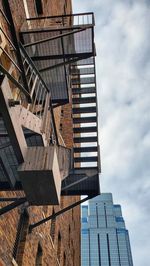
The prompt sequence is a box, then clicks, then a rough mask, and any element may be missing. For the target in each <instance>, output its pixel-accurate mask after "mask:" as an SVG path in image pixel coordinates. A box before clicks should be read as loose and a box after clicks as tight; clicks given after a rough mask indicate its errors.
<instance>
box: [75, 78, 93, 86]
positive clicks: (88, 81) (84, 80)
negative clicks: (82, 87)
mask: <svg viewBox="0 0 150 266" xmlns="http://www.w3.org/2000/svg"><path fill="white" fill-rule="evenodd" d="M91 83H95V77H88V78H86V77H85V78H80V77H79V78H74V79H72V85H78V84H91Z"/></svg>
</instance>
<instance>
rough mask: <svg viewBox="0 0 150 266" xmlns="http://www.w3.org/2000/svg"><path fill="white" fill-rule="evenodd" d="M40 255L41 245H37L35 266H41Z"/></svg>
mask: <svg viewBox="0 0 150 266" xmlns="http://www.w3.org/2000/svg"><path fill="white" fill-rule="evenodd" d="M42 254H43V251H42V248H41V245H40V244H38V250H37V254H36V262H35V266H42Z"/></svg>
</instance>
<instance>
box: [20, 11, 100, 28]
mask: <svg viewBox="0 0 150 266" xmlns="http://www.w3.org/2000/svg"><path fill="white" fill-rule="evenodd" d="M56 25H57V27H65V26H66V27H69V26H70V27H72V26H74V27H76V26H83V25H84V26H86V25H87V26H89V25H92V26H94V25H95V21H94V14H93V12H87V13H77V14H65V15H59V16H42V17H31V18H27V19H26V21H25V22H24V24H23V27H22V29H21V30H22V31H23V30H26V29H29V28H30V29H34V28H36V29H37V28H41V27H42V28H43V27H48V26H50V27H52V26H55V27H56Z"/></svg>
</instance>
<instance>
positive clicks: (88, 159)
mask: <svg viewBox="0 0 150 266" xmlns="http://www.w3.org/2000/svg"><path fill="white" fill-rule="evenodd" d="M97 161H98V157H97V156H90V157H75V158H74V162H75V163H81V162H97Z"/></svg>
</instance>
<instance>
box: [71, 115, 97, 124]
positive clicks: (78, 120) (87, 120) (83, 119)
mask: <svg viewBox="0 0 150 266" xmlns="http://www.w3.org/2000/svg"><path fill="white" fill-rule="evenodd" d="M95 122H97V117H96V116H91V117H74V118H73V123H74V124H82V123H95Z"/></svg>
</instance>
